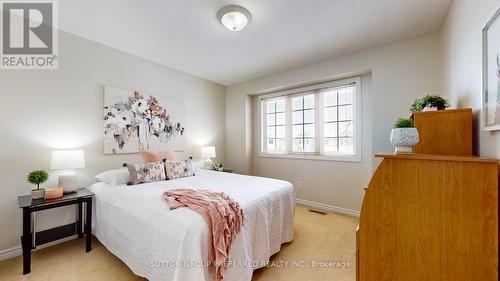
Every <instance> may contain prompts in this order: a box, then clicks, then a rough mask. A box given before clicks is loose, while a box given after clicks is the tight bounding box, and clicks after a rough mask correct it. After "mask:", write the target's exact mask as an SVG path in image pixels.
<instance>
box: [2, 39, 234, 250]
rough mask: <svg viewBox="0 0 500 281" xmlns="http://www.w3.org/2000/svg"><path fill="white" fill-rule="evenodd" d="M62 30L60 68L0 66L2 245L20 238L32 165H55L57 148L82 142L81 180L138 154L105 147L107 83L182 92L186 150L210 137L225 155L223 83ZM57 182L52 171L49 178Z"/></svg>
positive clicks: (44, 220) (65, 219)
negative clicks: (21, 202)
mask: <svg viewBox="0 0 500 281" xmlns="http://www.w3.org/2000/svg"><path fill="white" fill-rule="evenodd" d="M59 36H60V37H59V41H60V42H59V44H60V45H59V51H60V53H59V58H60V61H59V69H58V70H50V71H49V70H38V71H27V70H17V71H6V70H0V85H1V88H0V91H1V92H0V104H1V105H2V110H1V111H0V132H1V145H0V161H1V169H0V179H1V181H2V182H1V192H2V195H1V196H0V210H1V212H0V252H1V251H2V250H4V249H8V248H11V247H15V246H18V245H20V239H19V236H20V229H21V221H20V219H21V217H20V214H21V212H20V209H19V208H18V205H17V196H18V195H24V194H29V192H30V190H31V186H30V184H28V183H27V182H26V180H25V178H26V174H27V173H28V172H29V171H30V170H33V169H39V168H41V169H48V168H49V161H50V151H51V150H52V149H60V148H83V149H84V151H85V156H86V160H87V161H86V162H87V167H88V168H86V169H82V170H79V171H78V173H79V176H80V183H81V184H82V186H88V185H89V184H90V183H91V182H93V180H92V178H93V176H94V175H96V174H97V173H98V172H99V171H102V170H106V169H111V168H116V167H120V166H121V164H122V163H123V162H125V161H140V160H139V158H138V155H137V154H129V155H120V156H119V155H103V142H102V140H103V127H102V126H103V120H102V114H103V113H102V112H103V111H102V107H103V86H104V85H111V86H117V87H122V88H125V89H137V90H143V91H148V92H151V93H155V94H158V95H164V96H169V97H175V98H181V99H184V101H185V104H186V124H185V127H186V140H187V145H186V154H187V155H194V156H199V151H198V150H199V147H200V146H202V145H206V144H211V145H215V146H216V149H217V156H218V160H221V161H224V160H225V124H224V120H225V88H224V87H223V86H221V85H219V84H216V83H213V82H210V81H207V80H204V79H201V78H197V77H195V76H192V75H189V74H186V73H183V72H180V71H177V70H174V69H171V68H168V67H165V66H161V65H159V64H156V63H153V62H149V61H146V60H144V59H141V58H138V57H135V56H133V55H130V54H127V53H124V52H121V51H117V50H114V49H111V48H109V47H106V46H103V45H100V44H97V43H95V42H91V41H88V40H85V39H82V38H79V37H76V36H73V35H69V34H67V33H65V32H61V33H60V35H59ZM179 156H181V155H179ZM56 182H57V176H56V175H54V174H53V173H52V175H51V179H50V182H49V183H48V184H46V185H45V186H51V185H54V184H55V183H56ZM73 218H74V212H73V211H72V210H71V207H69V209H67V210H62V211H61V210H59V211H48V213H47V212H46V213H42V214H41V215H40V216H39V226H40V228H39V229H43V228H48V227H49V226H56V225H62V224H65V223H69V222H71V220H72V219H73Z"/></svg>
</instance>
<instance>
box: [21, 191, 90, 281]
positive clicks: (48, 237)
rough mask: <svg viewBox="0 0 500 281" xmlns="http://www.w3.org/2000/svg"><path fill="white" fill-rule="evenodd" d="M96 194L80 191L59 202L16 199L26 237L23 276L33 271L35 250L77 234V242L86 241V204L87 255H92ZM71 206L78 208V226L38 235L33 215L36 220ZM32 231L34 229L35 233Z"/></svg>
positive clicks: (23, 197) (23, 244)
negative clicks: (42, 213)
mask: <svg viewBox="0 0 500 281" xmlns="http://www.w3.org/2000/svg"><path fill="white" fill-rule="evenodd" d="M93 196H94V193H92V192H90V191H89V190H87V189H80V190H78V191H76V192H73V193H68V194H64V195H63V196H62V197H60V198H56V199H50V200H45V199H36V200H33V199H32V198H31V195H24V196H19V197H17V201H18V202H19V207H20V208H22V209H23V235H22V236H21V244H22V248H23V274H28V273H30V271H31V250H33V249H35V248H36V246H38V245H41V244H45V243H48V242H52V241H55V240H59V239H61V238H64V237H68V236H72V235H75V234H78V238H82V237H83V228H82V222H83V220H82V216H83V203H85V205H86V215H85V217H86V219H85V239H86V240H85V251H86V252H90V250H91V249H92V244H91V243H92V234H91V229H92V197H93ZM68 205H78V215H77V218H76V222H74V223H70V224H67V225H63V226H59V227H55V228H51V229H47V230H44V231H39V232H36V231H35V230H36V225H35V224H36V219H32V214H33V216H34V217H36V212H38V211H42V210H47V209H53V208H58V207H62V206H68ZM32 227H33V229H32Z"/></svg>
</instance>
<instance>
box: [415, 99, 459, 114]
mask: <svg viewBox="0 0 500 281" xmlns="http://www.w3.org/2000/svg"><path fill="white" fill-rule="evenodd" d="M448 107H450V103H449V102H448V100H447V99H445V98H443V97H441V96H440V95H427V96H425V97H421V98H418V99H416V100H415V102H413V104H412V105H411V107H410V111H411V112H420V111H435V110H445V109H446V108H448Z"/></svg>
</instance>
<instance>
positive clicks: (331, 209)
mask: <svg viewBox="0 0 500 281" xmlns="http://www.w3.org/2000/svg"><path fill="white" fill-rule="evenodd" d="M295 201H296V203H297V204H299V205H304V206H307V207H311V208H315V209H318V210H322V211H326V212H333V213H338V214H342V215H347V216H351V217H358V218H359V212H358V211H354V210H351V209H346V208H342V207H337V206H332V205H327V204H323V203H318V202H314V201H309V200H304V199H298V198H297V199H296V200H295Z"/></svg>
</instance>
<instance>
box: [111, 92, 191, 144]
mask: <svg viewBox="0 0 500 281" xmlns="http://www.w3.org/2000/svg"><path fill="white" fill-rule="evenodd" d="M184 115H185V107H184V102H183V101H182V100H179V99H174V98H168V97H164V96H160V95H156V94H151V93H145V92H139V91H134V90H126V89H120V88H114V87H105V88H104V116H103V118H104V154H120V153H137V152H139V151H140V150H165V149H172V150H174V151H183V150H184V133H185V128H184V123H185V122H184V117H185V116H184Z"/></svg>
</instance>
